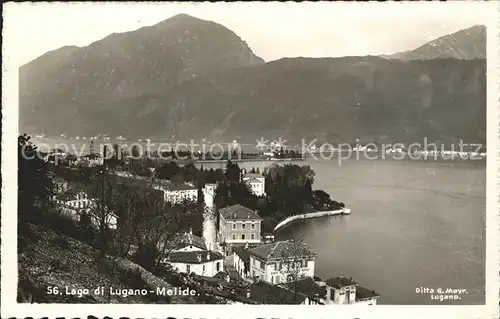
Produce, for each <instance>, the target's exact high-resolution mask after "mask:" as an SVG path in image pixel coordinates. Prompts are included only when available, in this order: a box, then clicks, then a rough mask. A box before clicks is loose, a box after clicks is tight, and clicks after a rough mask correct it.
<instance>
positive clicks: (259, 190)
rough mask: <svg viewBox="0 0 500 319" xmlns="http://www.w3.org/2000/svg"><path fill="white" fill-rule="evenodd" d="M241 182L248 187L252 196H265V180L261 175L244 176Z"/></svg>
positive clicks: (250, 174)
mask: <svg viewBox="0 0 500 319" xmlns="http://www.w3.org/2000/svg"><path fill="white" fill-rule="evenodd" d="M243 182H244V183H245V184H247V185H248V187H249V188H250V190H251V191H252V193H253V194H254V195H256V196H266V178H265V177H264V176H262V175H261V174H255V173H249V174H244V175H243Z"/></svg>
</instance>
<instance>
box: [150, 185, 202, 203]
mask: <svg viewBox="0 0 500 319" xmlns="http://www.w3.org/2000/svg"><path fill="white" fill-rule="evenodd" d="M154 188H155V189H157V190H161V191H163V199H164V200H165V202H170V203H173V204H177V203H182V202H183V201H193V202H196V201H198V189H196V188H195V187H193V186H191V185H188V184H183V183H163V184H161V185H156V186H154Z"/></svg>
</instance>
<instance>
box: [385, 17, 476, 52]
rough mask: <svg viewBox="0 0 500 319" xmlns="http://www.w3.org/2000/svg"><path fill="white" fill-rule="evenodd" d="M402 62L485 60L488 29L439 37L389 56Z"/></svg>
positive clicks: (468, 30)
mask: <svg viewBox="0 0 500 319" xmlns="http://www.w3.org/2000/svg"><path fill="white" fill-rule="evenodd" d="M388 58H391V59H400V60H428V59H435V58H455V59H464V60H471V59H485V58H486V27H485V26H482V25H475V26H473V27H470V28H468V29H464V30H460V31H458V32H455V33H453V34H448V35H445V36H442V37H439V38H437V39H435V40H433V41H431V42H428V43H426V44H424V45H422V46H420V47H418V48H416V49H415V50H412V51H406V52H401V53H396V54H394V55H390V56H388Z"/></svg>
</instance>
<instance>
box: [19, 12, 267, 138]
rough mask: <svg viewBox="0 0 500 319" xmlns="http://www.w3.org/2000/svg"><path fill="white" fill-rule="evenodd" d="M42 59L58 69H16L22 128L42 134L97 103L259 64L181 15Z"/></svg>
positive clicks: (221, 32)
mask: <svg viewBox="0 0 500 319" xmlns="http://www.w3.org/2000/svg"><path fill="white" fill-rule="evenodd" d="M49 57H55V60H56V61H57V63H49V64H47V63H46V61H45V60H47V57H46V58H45V59H43V57H42V58H40V59H37V60H34V61H32V62H30V63H28V64H27V65H25V66H23V67H21V70H20V88H21V91H20V104H21V105H20V108H21V114H20V115H21V116H20V124H21V127H26V128H30V127H31V126H33V125H35V126H36V123H39V122H42V123H44V125H45V126H46V127H47V130H48V129H49V127H51V126H52V125H56V126H57V123H58V122H60V121H64V120H66V121H68V120H69V119H77V118H78V117H79V115H80V113H82V112H83V113H85V111H86V110H85V109H86V108H88V107H91V106H92V105H94V104H96V103H103V102H110V101H114V100H119V99H123V98H131V97H134V96H137V95H140V94H144V93H148V92H158V91H161V90H163V89H164V88H165V87H169V86H172V85H174V84H176V83H180V82H183V81H186V80H189V79H191V78H195V77H201V76H204V75H206V74H209V73H210V72H212V71H214V70H221V69H225V68H232V67H240V66H248V65H256V64H263V63H264V61H263V60H262V59H261V58H259V57H257V56H255V55H254V54H253V52H252V51H251V50H250V48H249V47H248V46H247V45H246V43H245V42H244V41H242V40H241V39H240V38H239V37H238V36H237V35H236V34H234V32H232V31H230V30H228V29H227V28H225V27H223V26H221V25H219V24H216V23H214V22H210V21H204V20H200V19H197V18H193V17H191V16H188V15H184V14H181V15H177V16H174V17H172V18H170V19H167V20H165V21H163V22H161V23H158V24H156V25H154V26H151V27H144V28H141V29H139V30H136V31H132V32H126V33H121V34H111V35H109V36H108V37H106V38H104V39H102V40H100V41H97V42H94V43H92V44H91V45H89V46H87V47H83V48H74V47H73V48H72V49H71V51H70V50H68V49H67V48H62V49H60V50H56V51H55V52H52V53H50V54H49Z"/></svg>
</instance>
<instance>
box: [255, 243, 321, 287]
mask: <svg viewBox="0 0 500 319" xmlns="http://www.w3.org/2000/svg"><path fill="white" fill-rule="evenodd" d="M249 253H250V276H251V277H252V278H258V279H262V280H265V281H268V282H270V283H271V284H278V283H283V282H289V281H291V280H294V277H295V276H297V277H298V278H304V277H313V276H314V266H315V259H316V254H315V253H313V252H312V251H310V250H309V249H308V248H307V247H306V246H305V245H304V244H301V243H299V242H293V241H277V242H274V243H270V244H264V245H262V246H259V247H255V248H252V249H249Z"/></svg>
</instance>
